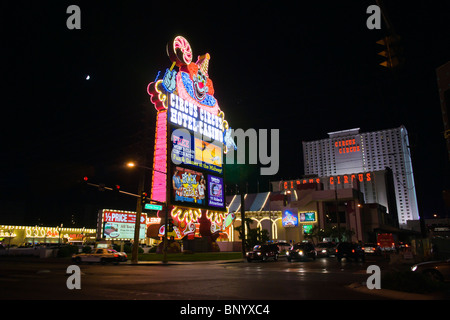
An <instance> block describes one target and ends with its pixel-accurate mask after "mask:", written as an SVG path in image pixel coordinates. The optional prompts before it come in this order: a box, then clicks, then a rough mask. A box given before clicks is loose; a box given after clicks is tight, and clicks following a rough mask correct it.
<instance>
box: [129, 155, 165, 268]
mask: <svg viewBox="0 0 450 320" xmlns="http://www.w3.org/2000/svg"><path fill="white" fill-rule="evenodd" d="M127 167H129V168H134V167H138V168H141V169H146V170H150V171H157V172H159V173H163V174H165V175H167V173H166V172H162V171H158V170H155V169H153V168H149V167H146V166H141V165H137V164H135V163H134V162H128V163H127ZM167 177H168V175H167ZM166 180H167V183H166V189H167V190H166V210H165V223H164V245H163V263H167V222H168V217H169V201H168V199H169V190H170V186H169V180H168V178H167V179H166ZM144 183H145V173H144V171H143V170H141V174H140V180H139V187H138V200H137V203H136V222H135V226H134V242H133V249H132V255H131V262H132V263H137V262H138V245H139V231H140V222H141V221H140V220H141V214H142V192H143V191H144Z"/></svg>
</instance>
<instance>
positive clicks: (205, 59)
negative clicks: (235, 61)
mask: <svg viewBox="0 0 450 320" xmlns="http://www.w3.org/2000/svg"><path fill="white" fill-rule="evenodd" d="M210 58H211V57H210V55H209V53H206V54H204V55H202V56H199V57H198V59H197V62H196V64H197V65H198V68H199V69H200V71H201V72H202V73H203V74H204V75H205V76H207V77H209V76H208V66H209V59H210Z"/></svg>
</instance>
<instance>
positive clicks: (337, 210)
mask: <svg viewBox="0 0 450 320" xmlns="http://www.w3.org/2000/svg"><path fill="white" fill-rule="evenodd" d="M334 201H335V206H336V219H337V230H338V240H339V242H341V218H340V217H339V201H338V194H337V179H336V181H335V187H334Z"/></svg>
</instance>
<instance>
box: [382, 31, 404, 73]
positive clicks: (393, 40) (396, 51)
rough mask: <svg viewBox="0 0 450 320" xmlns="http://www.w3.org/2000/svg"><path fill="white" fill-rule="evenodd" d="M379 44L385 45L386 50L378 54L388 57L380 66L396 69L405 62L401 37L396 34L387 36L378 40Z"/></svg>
mask: <svg viewBox="0 0 450 320" xmlns="http://www.w3.org/2000/svg"><path fill="white" fill-rule="evenodd" d="M377 44H379V45H382V46H384V50H383V51H381V52H378V55H380V56H383V57H385V58H386V60H385V61H383V62H381V63H380V66H383V67H385V68H389V69H394V68H396V67H399V66H400V65H402V64H403V62H404V61H403V47H402V46H401V45H400V37H399V36H398V35H396V34H393V35H390V36H386V37H384V38H383V39H380V40H378V41H377Z"/></svg>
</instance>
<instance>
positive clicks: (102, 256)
mask: <svg viewBox="0 0 450 320" xmlns="http://www.w3.org/2000/svg"><path fill="white" fill-rule="evenodd" d="M124 254H125V253H119V252H117V251H116V250H114V249H104V248H101V249H98V248H97V249H95V250H94V252H93V253H79V254H74V255H73V256H72V261H73V262H75V263H82V262H91V263H92V262H100V263H102V264H105V263H108V262H110V263H114V264H118V263H119V262H120V261H126V254H125V260H124Z"/></svg>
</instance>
